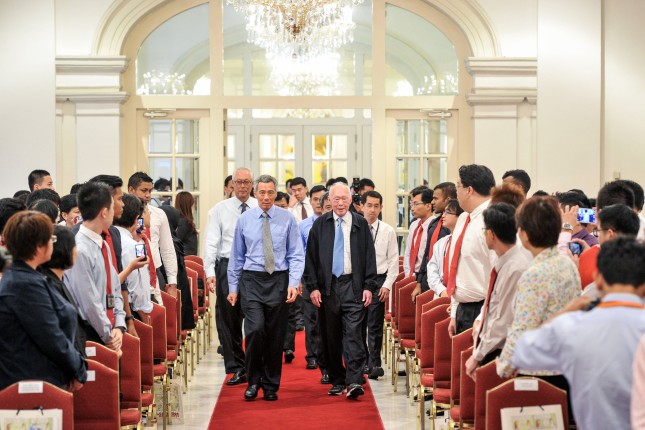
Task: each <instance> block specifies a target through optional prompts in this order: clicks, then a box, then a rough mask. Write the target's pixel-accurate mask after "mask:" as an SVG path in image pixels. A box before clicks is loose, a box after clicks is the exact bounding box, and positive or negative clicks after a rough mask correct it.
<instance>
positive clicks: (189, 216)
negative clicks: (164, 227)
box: [175, 191, 197, 255]
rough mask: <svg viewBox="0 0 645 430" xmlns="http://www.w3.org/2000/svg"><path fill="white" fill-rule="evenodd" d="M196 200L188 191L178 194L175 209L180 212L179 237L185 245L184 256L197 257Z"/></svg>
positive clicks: (177, 232)
mask: <svg viewBox="0 0 645 430" xmlns="http://www.w3.org/2000/svg"><path fill="white" fill-rule="evenodd" d="M194 207H195V198H194V197H193V195H192V194H190V193H189V192H188V191H182V192H181V193H179V194H177V198H176V199H175V208H176V209H177V210H179V217H180V218H179V225H178V226H177V231H176V234H177V237H178V238H179V240H181V243H183V244H184V255H197V228H195V221H194V219H193V208H194Z"/></svg>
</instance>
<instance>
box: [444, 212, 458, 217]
mask: <svg viewBox="0 0 645 430" xmlns="http://www.w3.org/2000/svg"><path fill="white" fill-rule="evenodd" d="M444 213H445V214H446V215H454V216H457V214H453V213H452V212H448V211H446V212H444Z"/></svg>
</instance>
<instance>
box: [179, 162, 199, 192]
mask: <svg viewBox="0 0 645 430" xmlns="http://www.w3.org/2000/svg"><path fill="white" fill-rule="evenodd" d="M175 171H176V173H177V189H178V190H179V189H183V190H185V191H199V159H198V158H177V159H175Z"/></svg>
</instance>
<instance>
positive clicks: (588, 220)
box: [578, 208, 596, 224]
mask: <svg viewBox="0 0 645 430" xmlns="http://www.w3.org/2000/svg"><path fill="white" fill-rule="evenodd" d="M578 222H581V223H585V224H595V223H596V211H595V210H594V209H586V208H580V209H578Z"/></svg>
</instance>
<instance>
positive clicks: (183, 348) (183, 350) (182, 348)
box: [175, 300, 188, 394]
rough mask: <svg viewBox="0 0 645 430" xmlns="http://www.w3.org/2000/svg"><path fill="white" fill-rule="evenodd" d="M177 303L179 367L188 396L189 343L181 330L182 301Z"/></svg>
mask: <svg viewBox="0 0 645 430" xmlns="http://www.w3.org/2000/svg"><path fill="white" fill-rule="evenodd" d="M175 303H176V304H177V344H178V346H179V353H180V355H179V365H180V366H181V376H182V378H181V381H182V382H181V386H182V391H183V393H184V394H186V390H187V389H188V375H187V372H188V360H187V356H188V353H187V351H188V342H187V336H188V335H187V334H186V337H184V332H183V330H182V329H181V300H175Z"/></svg>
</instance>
